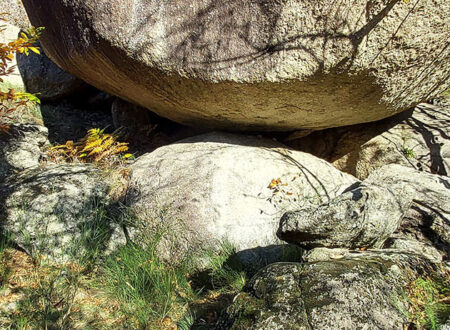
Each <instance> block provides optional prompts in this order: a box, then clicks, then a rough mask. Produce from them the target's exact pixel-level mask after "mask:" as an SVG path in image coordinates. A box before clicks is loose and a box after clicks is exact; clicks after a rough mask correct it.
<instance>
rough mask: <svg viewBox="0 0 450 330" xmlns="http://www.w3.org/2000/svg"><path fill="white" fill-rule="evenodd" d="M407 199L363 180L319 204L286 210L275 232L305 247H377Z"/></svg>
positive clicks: (397, 220) (393, 226) (395, 225)
mask: <svg viewBox="0 0 450 330" xmlns="http://www.w3.org/2000/svg"><path fill="white" fill-rule="evenodd" d="M411 201H412V198H411V199H408V198H403V196H398V195H396V194H394V193H393V192H392V191H390V190H389V189H387V188H383V187H379V186H375V185H367V184H365V183H363V184H361V185H360V186H359V187H357V188H355V189H352V190H350V191H347V192H345V193H343V194H342V195H340V196H338V197H336V198H335V199H333V200H332V201H331V202H329V203H326V204H323V205H321V206H319V207H314V206H312V207H309V208H303V209H301V210H299V211H293V212H288V213H286V214H285V215H283V217H282V218H281V222H280V228H279V230H278V232H277V235H278V237H279V238H280V239H282V240H284V241H286V242H289V243H295V244H298V245H300V246H302V247H304V248H307V249H311V248H314V247H342V248H352V249H354V248H362V247H381V246H382V245H383V243H384V242H385V241H386V239H387V238H388V237H389V236H390V235H391V234H392V233H393V232H394V231H395V230H397V228H398V227H399V225H400V222H401V220H402V218H403V215H404V214H405V212H406V211H407V210H408V208H409V206H410V205H411Z"/></svg>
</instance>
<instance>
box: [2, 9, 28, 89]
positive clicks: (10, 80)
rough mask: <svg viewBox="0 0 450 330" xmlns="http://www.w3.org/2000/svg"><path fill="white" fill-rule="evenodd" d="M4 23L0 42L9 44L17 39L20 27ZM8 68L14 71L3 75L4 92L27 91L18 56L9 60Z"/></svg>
mask: <svg viewBox="0 0 450 330" xmlns="http://www.w3.org/2000/svg"><path fill="white" fill-rule="evenodd" d="M2 4H3V1H2ZM0 12H1V11H0ZM2 25H3V26H4V27H3V29H2V31H0V43H5V44H7V43H9V42H12V41H14V40H16V39H17V35H18V33H19V32H20V28H18V27H17V26H14V25H11V24H9V23H5V22H2ZM8 68H11V69H12V71H11V72H10V73H9V74H7V75H6V76H2V80H3V82H0V90H1V91H2V92H7V91H8V89H14V90H15V91H16V92H23V91H25V85H24V83H23V80H22V76H21V75H20V72H19V69H18V67H17V56H15V55H14V57H13V59H12V61H9V62H8Z"/></svg>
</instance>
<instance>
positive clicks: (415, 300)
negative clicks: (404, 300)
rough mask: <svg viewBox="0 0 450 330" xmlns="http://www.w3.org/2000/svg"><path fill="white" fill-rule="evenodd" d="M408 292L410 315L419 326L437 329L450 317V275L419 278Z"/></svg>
mask: <svg viewBox="0 0 450 330" xmlns="http://www.w3.org/2000/svg"><path fill="white" fill-rule="evenodd" d="M407 294H408V299H409V302H410V311H409V315H410V318H411V319H412V322H414V324H415V325H416V326H417V327H418V328H425V329H432V330H437V329H439V326H440V324H441V322H443V321H445V320H446V319H447V318H448V317H450V301H449V297H450V276H447V277H436V278H430V277H427V278H418V279H416V280H415V281H414V282H412V283H411V284H410V285H409V287H408V290H407Z"/></svg>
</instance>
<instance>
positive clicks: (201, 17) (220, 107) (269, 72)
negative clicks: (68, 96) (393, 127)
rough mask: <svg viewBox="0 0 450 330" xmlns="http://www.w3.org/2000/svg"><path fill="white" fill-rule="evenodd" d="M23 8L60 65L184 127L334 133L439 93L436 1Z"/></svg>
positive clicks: (104, 0)
mask: <svg viewBox="0 0 450 330" xmlns="http://www.w3.org/2000/svg"><path fill="white" fill-rule="evenodd" d="M23 2H24V5H25V8H26V10H27V12H28V15H29V17H30V20H31V22H32V23H33V24H34V25H36V26H45V28H46V30H45V32H44V35H43V37H42V45H43V47H44V48H45V50H46V52H47V54H48V55H49V57H50V58H51V59H52V60H54V61H55V62H56V63H57V64H58V65H59V66H61V67H62V68H64V69H65V70H67V71H69V72H71V73H72V74H74V75H75V76H78V77H80V78H81V79H83V80H85V81H87V82H88V83H90V84H92V85H94V86H96V87H98V88H99V89H102V90H105V91H107V92H109V93H112V94H115V95H118V96H120V97H121V98H123V99H126V100H128V101H132V102H134V103H137V104H139V105H141V106H143V107H146V108H148V109H151V110H152V111H154V112H156V113H157V114H159V115H161V116H163V117H167V118H169V119H172V120H174V121H177V122H180V123H184V124H188V125H195V126H202V127H206V126H209V127H219V128H227V129H236V130H244V129H252V130H279V131H283V130H284V131H289V130H294V129H301V128H315V129H318V128H327V127H334V126H343V125H350V124H357V123H362V122H369V121H374V120H378V119H381V118H385V117H388V116H391V115H393V114H394V113H395V112H396V111H401V110H405V109H408V108H410V107H411V106H414V105H415V104H417V103H418V102H421V101H424V100H426V99H428V98H432V97H433V96H435V95H438V94H439V93H440V92H442V91H444V90H445V89H447V88H448V79H447V77H448V61H447V58H448V54H449V51H450V50H449V48H448V47H447V41H448V35H447V31H448V28H449V19H448V15H447V14H446V13H448V12H449V10H450V8H449V7H450V5H449V3H448V1H446V0H424V1H419V2H417V1H400V0H375V1H367V0H357V1H354V0H345V1H339V2H331V3H330V2H329V1H327V0H320V1H318V0H306V1H305V0H301V1H300V0H288V1H277V0H246V1H242V0H228V1H213V0H207V1H204V0H202V1H200V0H195V1H192V0H181V1H157V0H152V1H143V0H139V1H136V0H120V1H119V0H75V1H65V0H46V1H42V0H41V1H36V0H24V1H23ZM418 36H420V37H418Z"/></svg>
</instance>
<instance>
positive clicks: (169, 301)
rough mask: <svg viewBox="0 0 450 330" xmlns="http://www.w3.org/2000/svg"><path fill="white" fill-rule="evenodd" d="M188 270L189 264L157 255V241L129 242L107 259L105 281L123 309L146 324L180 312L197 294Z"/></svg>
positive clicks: (143, 326)
mask: <svg viewBox="0 0 450 330" xmlns="http://www.w3.org/2000/svg"><path fill="white" fill-rule="evenodd" d="M155 243H156V241H155ZM188 271H189V269H188V267H187V266H186V265H179V266H178V267H172V266H170V265H167V264H165V263H164V262H163V261H162V260H161V259H160V258H159V257H158V256H157V252H156V244H149V245H148V247H146V248H142V247H139V246H136V245H128V246H124V247H122V248H120V249H119V250H118V251H117V253H115V254H114V255H112V256H111V257H109V258H108V260H106V263H105V265H104V268H103V281H104V283H105V285H106V287H107V288H108V290H109V292H110V293H111V294H112V295H113V296H114V297H115V298H117V299H119V301H120V302H121V303H122V306H121V307H122V309H123V312H124V313H125V314H127V315H129V316H132V317H133V318H135V319H136V320H137V323H138V325H139V327H142V328H145V327H147V326H148V325H149V324H155V323H157V322H158V321H160V320H163V319H164V318H166V317H170V318H171V319H175V318H177V317H179V316H180V315H178V313H179V312H180V310H182V309H183V306H184V304H185V303H186V302H187V301H188V299H189V297H191V296H193V294H194V292H193V291H192V289H191V287H190V285H189V282H188V279H187V275H188Z"/></svg>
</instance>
